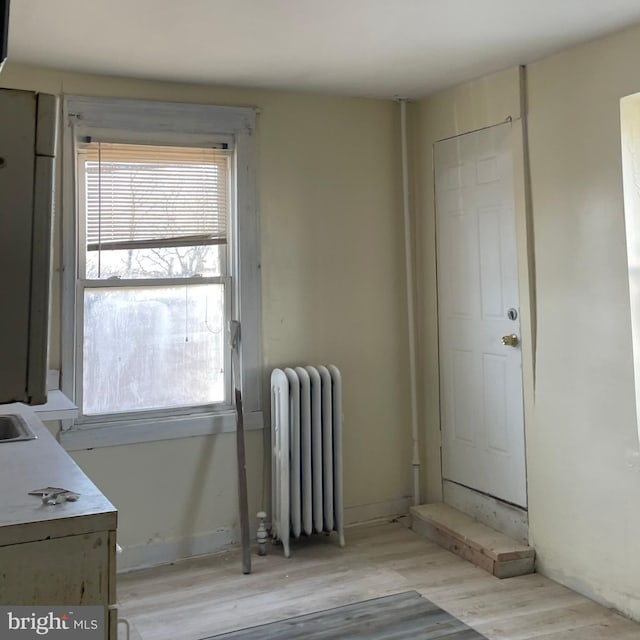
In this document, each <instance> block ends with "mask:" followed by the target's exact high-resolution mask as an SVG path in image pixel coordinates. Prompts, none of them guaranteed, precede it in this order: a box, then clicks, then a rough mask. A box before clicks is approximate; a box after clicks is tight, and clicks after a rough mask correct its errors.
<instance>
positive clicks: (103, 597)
mask: <svg viewBox="0 0 640 640" xmlns="http://www.w3.org/2000/svg"><path fill="white" fill-rule="evenodd" d="M108 544H109V534H108V532H100V533H91V534H86V535H79V536H68V537H66V538H55V539H53V540H41V541H38V542H26V543H24V544H15V545H9V546H6V547H0V605H38V604H41V605H103V606H105V605H107V604H108V602H109V548H108Z"/></svg>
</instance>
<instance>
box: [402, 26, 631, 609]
mask: <svg viewBox="0 0 640 640" xmlns="http://www.w3.org/2000/svg"><path fill="white" fill-rule="evenodd" d="M639 57H640V29H637V28H636V29H633V30H630V31H627V32H624V33H621V34H618V35H616V36H613V37H610V38H607V39H604V40H600V41H597V42H594V43H591V44H588V45H584V46H580V47H577V48H574V49H571V50H569V51H567V52H564V53H562V54H559V55H556V56H553V57H550V58H548V59H546V60H543V61H541V62H538V63H535V64H532V65H531V66H530V67H529V69H528V123H529V140H530V161H531V173H530V176H531V187H532V201H531V203H532V223H533V224H532V228H531V229H530V233H529V235H528V236H527V234H526V233H525V231H526V216H525V215H524V212H523V211H522V208H521V210H520V214H519V224H520V227H519V235H520V242H521V254H522V250H523V249H524V247H525V246H526V244H525V245H523V244H522V242H524V241H526V240H527V237H528V240H529V242H533V243H534V247H535V254H534V257H535V272H534V273H533V274H532V275H533V284H534V286H533V287H531V289H530V290H529V291H528V293H526V294H525V296H524V300H525V301H526V300H527V299H530V300H532V301H533V303H534V307H533V308H532V310H531V311H530V312H529V313H528V318H527V319H528V320H529V330H528V334H529V335H528V337H527V344H525V346H524V348H523V353H524V356H525V407H526V423H527V424H526V429H527V466H528V489H529V516H530V539H531V542H532V544H533V545H534V546H535V547H536V551H537V554H538V567H539V570H540V571H541V572H543V573H545V574H547V575H549V576H551V577H553V578H555V579H557V580H559V581H560V582H563V583H565V584H567V585H569V586H571V587H573V588H575V589H577V590H579V591H581V592H583V593H586V594H587V595H590V596H592V597H594V598H596V599H597V600H600V601H601V602H604V603H606V604H608V605H610V606H613V607H615V608H617V609H619V610H621V611H623V612H625V613H627V614H629V615H632V616H634V617H636V618H640V545H638V536H639V535H640V507H639V505H640V458H639V456H638V430H637V423H636V409H635V396H634V374H633V362H632V349H631V347H632V338H631V326H630V305H629V285H628V276H627V260H626V246H625V226H624V211H623V193H622V169H621V149H620V104H619V100H620V98H621V97H622V96H625V95H627V94H631V93H634V92H637V91H640V76H638V73H637V60H638V59H639ZM517 93H518V83H517V72H516V70H514V71H512V72H506V73H504V74H498V75H496V76H491V77H488V78H485V79H483V80H480V81H477V82H475V83H471V84H468V85H465V86H463V87H459V88H457V89H455V90H450V91H447V92H443V93H441V94H438V95H436V96H432V97H431V98H428V99H426V100H424V101H422V102H420V103H419V104H418V105H416V106H415V107H414V126H415V135H416V138H417V140H418V141H419V142H418V144H417V145H416V160H417V163H418V164H417V165H416V166H417V168H418V170H417V174H416V178H417V179H416V184H417V185H418V188H417V190H416V198H417V203H418V211H419V220H420V224H421V241H422V247H423V252H422V254H421V260H420V263H419V268H420V270H421V274H420V275H421V277H422V279H423V282H422V284H421V288H422V293H423V299H422V301H421V306H420V309H421V313H422V317H421V326H422V328H423V335H422V337H423V341H422V350H423V365H424V368H423V388H424V389H425V398H426V400H427V404H428V405H429V408H428V410H426V411H425V414H424V415H425V421H424V425H423V426H424V434H425V436H426V448H427V455H428V467H429V474H428V479H427V490H428V494H429V495H430V496H433V497H436V496H438V495H439V479H440V478H439V468H438V471H437V472H436V469H435V467H437V465H438V461H437V459H436V452H435V449H436V447H437V440H436V434H437V425H438V422H437V420H438V416H437V402H438V398H437V394H436V393H435V392H434V391H432V389H433V388H434V387H435V384H436V383H437V369H436V365H435V362H434V361H435V348H436V345H437V336H436V333H435V329H436V324H435V323H436V316H435V276H434V258H433V247H434V239H433V234H434V229H433V204H432V202H433V185H432V178H431V171H432V160H431V146H432V142H433V141H434V140H437V139H438V138H439V137H443V134H445V135H451V134H452V133H456V132H462V131H468V130H470V129H474V128H477V127H479V126H484V125H487V124H493V123H496V122H498V121H500V120H502V119H504V117H505V116H507V115H510V114H513V113H514V110H516V109H517V102H516V101H517ZM517 186H518V189H519V192H520V195H521V187H522V184H520V185H517ZM523 225H524V228H523ZM521 258H522V255H521ZM527 265H528V262H527V260H526V259H525V260H524V261H522V260H521V270H522V268H524V269H525V270H526V267H527ZM520 283H521V290H522V285H523V284H524V285H525V287H526V286H527V284H528V280H527V278H526V274H523V273H520ZM521 295H522V292H521ZM534 315H535V317H536V321H535V323H533V322H531V321H532V319H533V317H534ZM532 327H537V329H536V330H535V336H534V335H533V329H532ZM524 331H525V330H524V328H523V334H524ZM525 337H526V336H525ZM534 344H535V345H536V346H535V353H534V352H533V345H534ZM534 355H535V362H536V367H535V395H534V387H533V376H532V375H531V374H532V373H533V369H532V368H533V362H534V358H533V356H534Z"/></svg>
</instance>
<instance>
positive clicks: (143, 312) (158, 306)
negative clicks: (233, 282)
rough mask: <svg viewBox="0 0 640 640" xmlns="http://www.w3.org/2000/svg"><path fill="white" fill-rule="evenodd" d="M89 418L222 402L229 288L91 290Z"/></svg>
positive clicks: (87, 315)
mask: <svg viewBox="0 0 640 640" xmlns="http://www.w3.org/2000/svg"><path fill="white" fill-rule="evenodd" d="M84 305H85V307H84V349H83V385H84V386H83V389H84V390H83V407H82V411H83V413H84V414H85V415H96V414H109V413H120V412H126V411H140V410H148V409H167V408H173V407H182V406H196V405H203V404H210V403H216V402H218V403H219V402H224V400H225V391H224V372H223V370H224V350H225V337H224V285H222V284H213V285H187V286H184V287H122V288H113V289H112V288H109V289H97V288H94V289H86V290H85V295H84Z"/></svg>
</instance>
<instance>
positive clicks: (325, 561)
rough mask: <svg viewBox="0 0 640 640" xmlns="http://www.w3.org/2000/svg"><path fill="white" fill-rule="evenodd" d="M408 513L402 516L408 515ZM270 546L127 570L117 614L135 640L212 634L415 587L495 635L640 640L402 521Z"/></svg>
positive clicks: (597, 610) (582, 604) (632, 630)
mask: <svg viewBox="0 0 640 640" xmlns="http://www.w3.org/2000/svg"><path fill="white" fill-rule="evenodd" d="M403 520H404V519H403ZM346 537H347V546H346V547H345V548H343V549H341V548H340V547H339V546H338V544H337V540H336V538H335V537H334V536H332V537H329V538H327V537H325V536H314V537H312V538H309V539H307V540H304V541H300V542H296V543H294V545H293V547H292V551H291V558H289V559H285V558H284V557H283V554H282V548H281V547H279V546H271V545H269V546H268V549H267V553H268V555H267V556H264V557H259V556H256V555H254V556H253V573H252V574H251V575H248V576H245V575H242V573H241V566H240V554H239V552H236V551H233V552H229V553H223V554H218V555H215V556H208V557H202V558H194V559H191V560H186V561H183V562H180V563H176V564H175V565H171V566H167V567H161V568H157V569H147V570H143V571H136V572H132V573H128V574H124V575H122V576H120V577H119V579H118V601H119V606H120V616H121V617H125V618H127V619H128V620H129V621H130V623H131V625H132V634H131V636H132V639H133V640H177V639H180V640H200V639H201V638H206V637H208V636H212V635H215V634H220V633H224V632H227V631H232V630H234V629H242V628H245V627H249V626H254V625H258V624H264V623H267V622H272V621H275V620H283V619H285V618H288V617H291V616H296V615H302V614H306V613H312V612H315V611H321V610H324V609H329V608H331V607H336V606H341V605H346V604H351V603H355V602H360V601H362V600H367V599H370V598H375V597H380V596H386V595H390V594H395V593H401V592H403V591H409V590H416V591H417V592H419V593H421V594H422V595H424V596H425V597H426V598H428V599H429V600H431V601H432V602H434V603H435V604H436V605H438V606H439V607H441V608H442V609H444V610H446V611H448V612H450V613H451V614H453V615H454V616H456V617H458V618H460V619H461V620H462V621H463V622H465V623H466V624H468V625H469V626H470V627H473V628H474V629H477V630H478V631H479V632H480V633H482V634H484V635H485V636H486V637H487V638H489V640H529V639H534V638H535V639H536V640H609V639H612V640H613V639H615V640H640V625H638V624H636V623H634V622H631V621H629V620H627V619H626V618H624V617H622V616H620V615H618V614H617V613H615V612H613V611H610V610H608V609H606V608H604V607H601V606H600V605H597V604H595V603H593V602H591V601H590V600H587V599H586V598H584V597H582V596H579V595H578V594H576V593H574V592H572V591H570V590H569V589H566V588H565V587H562V586H560V585H559V584H557V583H555V582H552V581H550V580H548V579H546V578H544V577H542V576H540V575H537V574H532V575H526V576H519V577H516V578H509V579H506V580H500V579H498V578H495V577H493V576H491V575H489V574H488V573H486V572H485V571H483V570H482V569H479V568H478V567H475V566H473V565H471V564H470V563H468V562H466V561H464V560H462V559H461V558H459V557H457V556H456V555H454V554H452V553H450V552H449V551H446V550H444V549H442V548H440V547H438V546H436V545H434V544H433V543H430V542H428V541H426V540H424V539H422V538H420V537H419V536H417V535H416V534H414V533H413V532H412V531H410V530H409V529H407V527H406V525H405V524H404V523H403V522H393V523H380V524H375V525H368V526H361V527H354V528H351V529H348V530H347V536H346Z"/></svg>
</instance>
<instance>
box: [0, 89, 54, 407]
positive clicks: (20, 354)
mask: <svg viewBox="0 0 640 640" xmlns="http://www.w3.org/2000/svg"><path fill="white" fill-rule="evenodd" d="M57 116H58V105H57V98H56V97H55V96H52V95H47V94H42V93H40V94H36V93H32V92H29V91H13V90H0V303H1V304H0V403H6V402H25V403H28V404H42V403H44V402H46V399H47V394H46V389H47V386H46V380H47V357H48V331H49V328H48V327H49V283H50V279H51V230H52V217H53V216H52V211H53V184H54V168H55V150H56V139H57V131H56V130H57V120H58V117H57Z"/></svg>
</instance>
